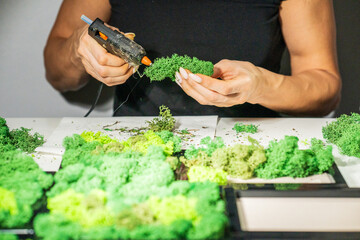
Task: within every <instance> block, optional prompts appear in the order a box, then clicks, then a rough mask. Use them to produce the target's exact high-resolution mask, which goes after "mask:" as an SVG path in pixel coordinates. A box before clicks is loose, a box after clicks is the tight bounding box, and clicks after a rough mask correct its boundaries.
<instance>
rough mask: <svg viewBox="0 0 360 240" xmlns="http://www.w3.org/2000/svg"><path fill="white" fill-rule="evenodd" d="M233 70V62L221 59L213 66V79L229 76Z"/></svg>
mask: <svg viewBox="0 0 360 240" xmlns="http://www.w3.org/2000/svg"><path fill="white" fill-rule="evenodd" d="M233 69H234V61H231V60H228V59H223V60H221V61H220V62H218V63H216V64H215V65H214V74H213V75H212V77H213V78H222V77H224V76H226V75H229V73H231V72H232V71H233Z"/></svg>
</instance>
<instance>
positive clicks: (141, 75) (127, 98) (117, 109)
mask: <svg viewBox="0 0 360 240" xmlns="http://www.w3.org/2000/svg"><path fill="white" fill-rule="evenodd" d="M136 72H137V74H138V75H139V77H140V78H139V79H138V80H137V82H136V83H135V85H134V86H133V87H132V89H131V90H130V92H129V94H128V95H127V97H126V99H125V101H123V102H122V103H121V104H120V105H119V106H118V107H117V108H116V109H115V111H114V112H113V116H114V115H115V114H116V112H117V111H119V109H120V108H121V107H122V106H123V105H124V104H125V103H126V102H127V101H128V100H129V97H130V95H131V93H132V92H133V91H134V89H135V88H136V86H137V85H138V84H139V82H140V80H141V78H142V77H143V76H144V74H140V72H139V70H136ZM134 75H135V74H133V77H134V78H135V79H137V78H136V77H135V76H134Z"/></svg>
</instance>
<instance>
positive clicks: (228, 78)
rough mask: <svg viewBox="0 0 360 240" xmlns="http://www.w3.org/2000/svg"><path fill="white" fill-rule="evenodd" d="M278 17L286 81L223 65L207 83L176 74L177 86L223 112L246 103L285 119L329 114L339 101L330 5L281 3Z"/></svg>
mask: <svg viewBox="0 0 360 240" xmlns="http://www.w3.org/2000/svg"><path fill="white" fill-rule="evenodd" d="M280 17H281V23H282V30H283V34H284V38H285V42H286V44H287V46H288V49H289V52H290V56H291V68H292V75H291V76H284V75H280V74H276V73H273V72H270V71H268V70H266V69H263V68H260V67H256V66H254V65H253V64H251V63H249V62H240V61H230V60H223V61H220V62H219V63H217V64H216V65H215V73H214V75H213V76H212V77H213V78H211V77H207V76H204V75H200V74H197V75H190V76H186V75H188V74H189V72H188V74H185V76H184V74H181V75H180V74H177V79H178V83H180V86H181V87H182V88H183V90H184V91H185V92H186V93H187V94H188V95H190V96H192V97H193V98H195V99H196V100H197V101H198V102H199V103H201V104H205V105H215V106H220V107H229V106H233V105H236V104H242V103H244V102H249V103H253V104H261V105H263V106H265V107H268V108H270V109H273V110H275V111H279V112H284V113H288V114H293V115H313V116H322V115H326V114H328V113H329V112H331V111H332V110H334V109H335V107H336V106H337V104H338V103H339V101H340V90H341V79H340V75H339V72H338V67H337V60H336V58H337V57H336V47H335V23H334V14H333V10H332V2H331V1H330V0H287V1H285V2H283V3H282V5H281V9H280ZM181 72H183V73H184V71H183V70H182V71H181ZM215 78H221V79H222V80H218V79H215ZM183 80H185V81H183Z"/></svg>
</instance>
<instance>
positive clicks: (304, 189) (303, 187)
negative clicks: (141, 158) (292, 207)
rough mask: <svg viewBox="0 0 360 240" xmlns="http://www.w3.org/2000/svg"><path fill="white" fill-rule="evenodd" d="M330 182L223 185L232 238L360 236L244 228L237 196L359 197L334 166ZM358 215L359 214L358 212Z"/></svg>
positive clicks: (355, 235) (358, 191)
mask: <svg viewBox="0 0 360 240" xmlns="http://www.w3.org/2000/svg"><path fill="white" fill-rule="evenodd" d="M333 177H334V179H335V183H333V184H261V185H260V184H231V185H229V186H226V187H224V188H223V195H224V198H225V200H226V210H227V213H228V217H229V221H230V227H229V228H230V238H231V239H360V229H359V231H357V232H265V231H264V232H261V231H243V230H242V227H241V221H240V219H239V215H238V208H237V205H236V199H237V198H240V197H252V198H262V197H266V198H295V197H296V198H360V188H349V187H348V186H347V184H346V182H345V180H344V178H343V177H342V175H341V173H340V172H339V169H338V168H337V167H336V165H335V166H334V175H333ZM359 214H360V213H359Z"/></svg>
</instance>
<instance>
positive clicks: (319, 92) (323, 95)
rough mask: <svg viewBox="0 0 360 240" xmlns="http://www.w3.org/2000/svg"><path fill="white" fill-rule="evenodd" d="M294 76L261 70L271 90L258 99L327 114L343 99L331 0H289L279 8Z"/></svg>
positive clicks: (297, 111) (283, 109) (284, 109)
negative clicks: (341, 97)
mask: <svg viewBox="0 0 360 240" xmlns="http://www.w3.org/2000/svg"><path fill="white" fill-rule="evenodd" d="M280 17H281V22H282V31H283V34H284V38H285V42H286V45H287V47H288V49H289V52H290V61H291V71H292V74H291V76H285V77H283V76H281V75H277V74H272V73H270V72H268V71H266V70H262V71H263V72H264V74H265V78H266V79H267V80H268V81H267V86H268V87H270V90H265V91H264V92H263V97H261V98H260V99H259V103H260V104H262V105H264V106H266V107H269V108H272V109H274V110H277V111H281V112H287V113H292V114H311V115H325V114H327V113H329V112H331V111H332V110H334V109H335V107H336V106H337V104H338V103H339V101H340V91H341V78H340V75H339V71H338V66H337V56H336V36H335V20H334V13H333V6H332V1H330V0H301V1H299V0H288V1H285V2H283V3H282V6H281V10H280Z"/></svg>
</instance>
